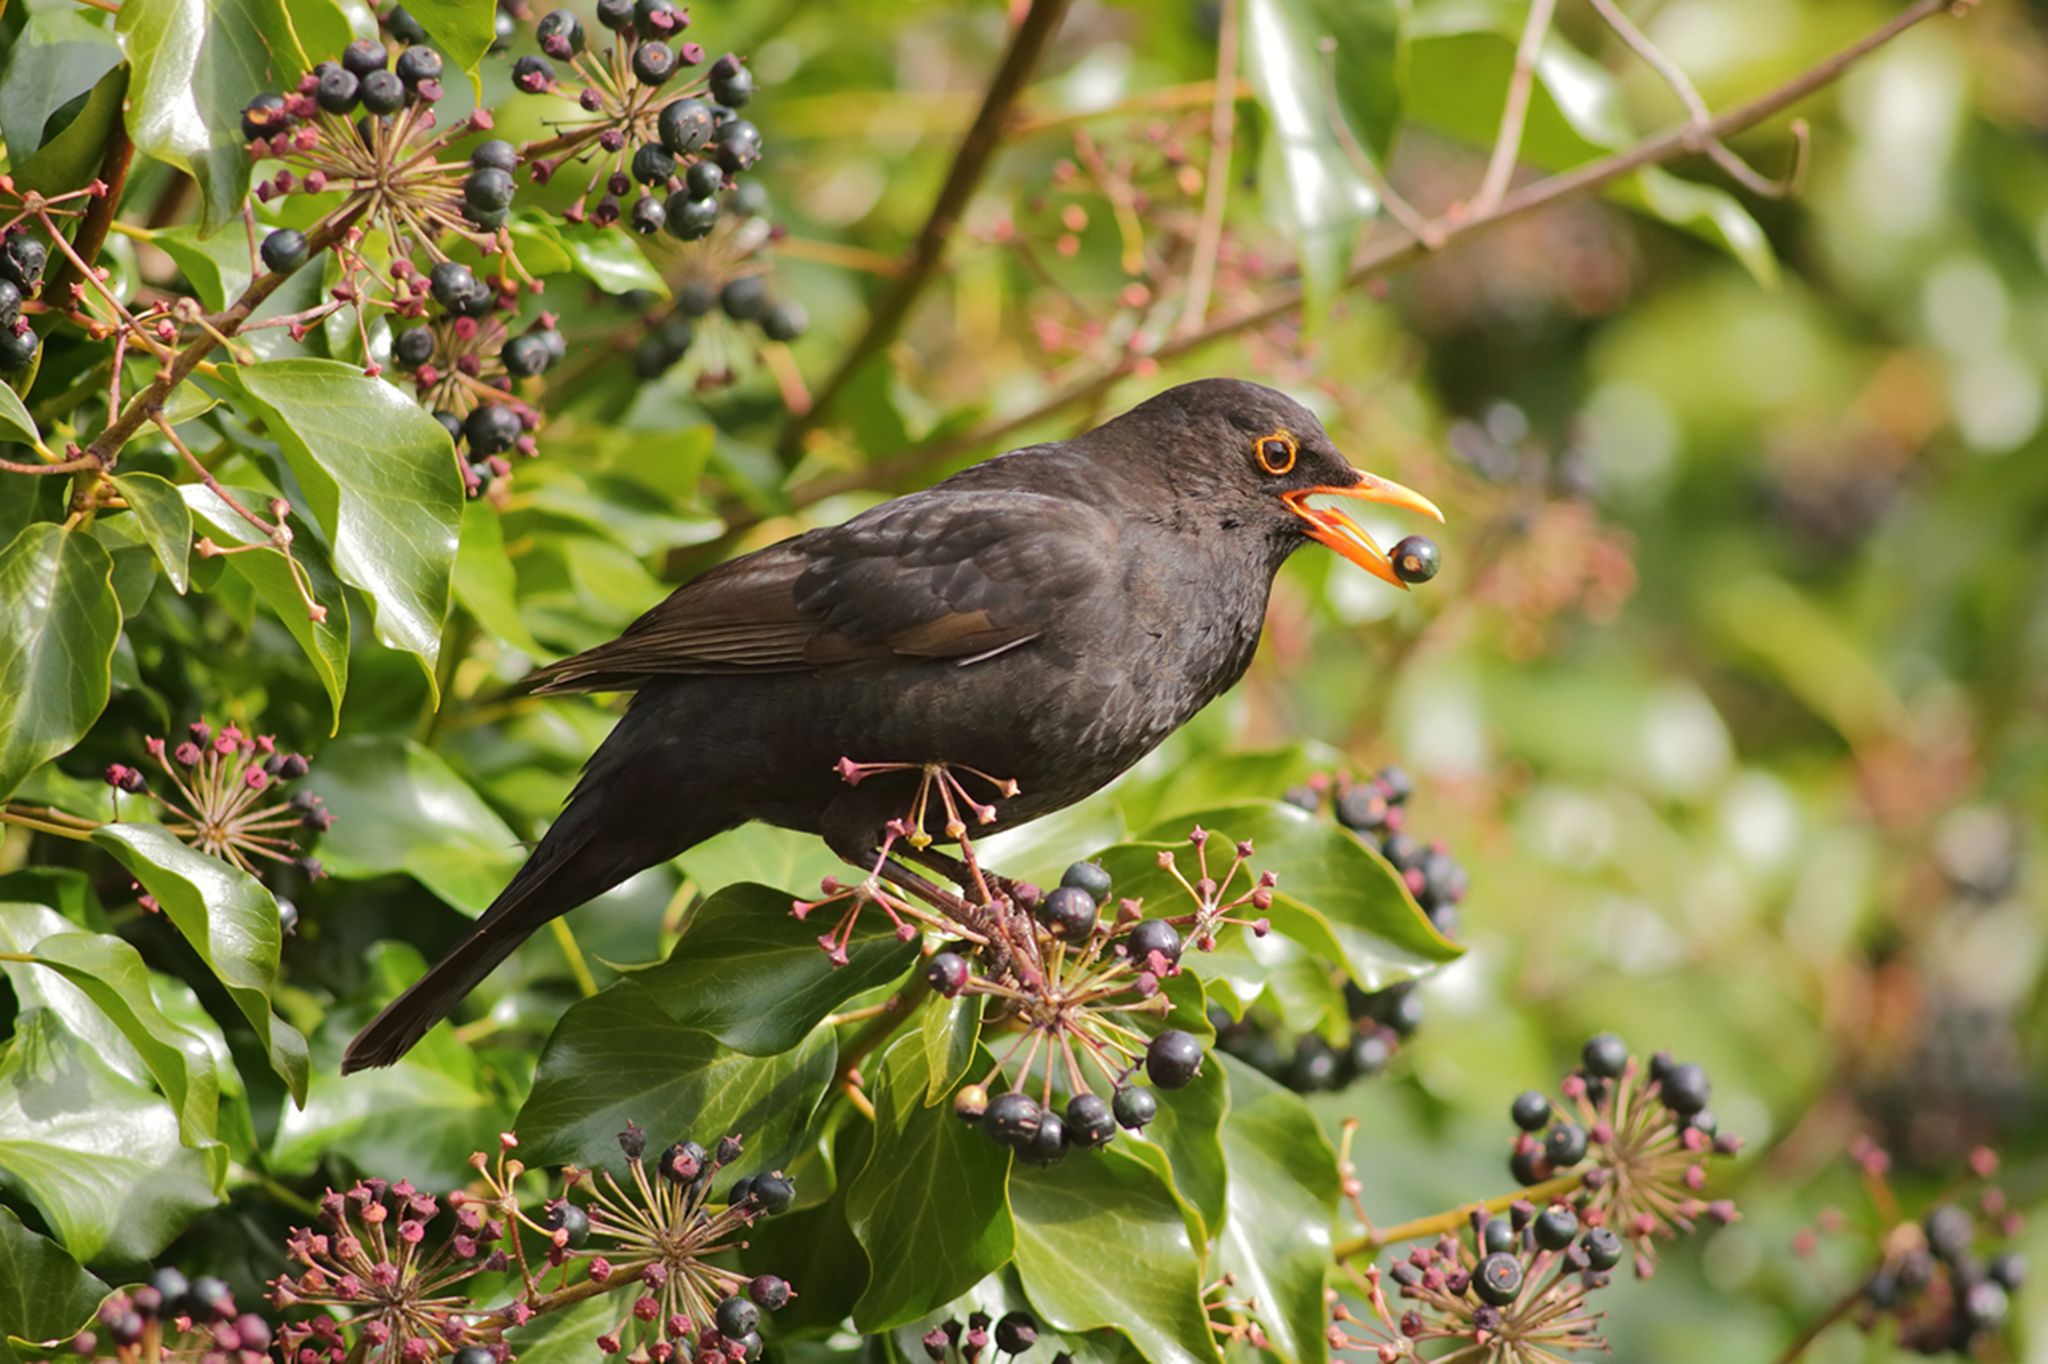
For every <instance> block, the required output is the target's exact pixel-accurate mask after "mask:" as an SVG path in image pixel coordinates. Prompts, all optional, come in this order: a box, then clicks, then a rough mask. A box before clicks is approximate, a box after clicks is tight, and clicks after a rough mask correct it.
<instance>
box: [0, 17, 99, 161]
mask: <svg viewBox="0 0 2048 1364" xmlns="http://www.w3.org/2000/svg"><path fill="white" fill-rule="evenodd" d="M120 62H121V48H120V45H119V44H117V43H116V42H115V41H114V35H113V34H112V33H109V32H108V31H107V30H106V29H104V28H102V27H100V26H99V25H98V24H96V23H94V22H92V20H90V19H88V18H86V17H85V15H84V14H83V13H81V12H78V11H73V10H65V9H55V8H52V9H41V10H37V11H36V12H34V13H31V14H29V15H27V19H26V22H24V23H23V24H22V26H21V31H20V32H19V33H17V34H16V35H15V36H14V38H13V40H12V43H11V50H10V51H9V53H8V57H7V65H6V72H5V74H4V75H0V141H5V142H6V144H7V146H8V149H9V151H10V152H12V153H13V154H14V155H15V156H17V157H25V156H28V155H29V154H30V153H32V152H33V151H34V150H35V149H36V148H38V147H40V146H42V145H43V142H44V140H45V135H46V134H47V133H49V132H50V131H51V130H50V126H49V125H50V123H51V120H52V119H53V118H54V116H55V115H56V114H57V112H58V111H59V110H61V109H63V108H64V106H66V105H67V104H71V103H72V102H73V101H75V100H78V99H79V98H80V97H81V96H83V95H86V94H89V93H90V92H91V91H92V88H93V86H95V85H97V84H98V83H99V79H100V77H102V76H104V75H106V74H107V72H108V71H109V70H110V69H111V68H113V67H115V66H118V65H120Z"/></svg>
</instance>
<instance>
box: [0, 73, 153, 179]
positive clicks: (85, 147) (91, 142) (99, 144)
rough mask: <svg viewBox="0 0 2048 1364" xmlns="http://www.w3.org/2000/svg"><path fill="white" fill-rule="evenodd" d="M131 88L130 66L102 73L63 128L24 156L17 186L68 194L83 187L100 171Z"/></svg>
mask: <svg viewBox="0 0 2048 1364" xmlns="http://www.w3.org/2000/svg"><path fill="white" fill-rule="evenodd" d="M127 91H128V68H127V66H125V65H121V66H115V67H113V68H112V69H110V70H109V71H108V72H107V73H106V74H105V75H103V76H101V77H100V78H99V80H98V81H97V82H95V83H94V85H93V87H92V93H91V94H90V95H88V96H86V100H85V104H84V105H83V107H81V108H80V109H79V111H78V112H77V113H76V114H74V115H73V116H72V118H71V121H70V122H69V123H67V124H65V125H64V129H63V131H61V132H59V133H58V134H57V135H56V136H55V137H52V138H50V139H49V140H48V141H47V142H45V143H43V145H42V146H40V147H38V148H36V151H35V154H34V155H32V156H27V157H24V158H22V160H21V162H20V164H19V165H18V166H17V167H16V168H15V171H14V183H15V186H16V187H17V188H18V189H20V190H22V191H28V190H34V191H36V192H37V193H40V194H65V193H69V192H70V191H71V190H74V189H82V188H84V187H85V186H86V185H89V184H91V183H92V181H93V178H94V177H95V176H97V175H98V174H99V171H100V163H101V161H103V160H104V159H105V157H106V151H107V138H108V136H109V135H111V134H112V133H113V131H114V127H115V125H116V124H117V123H119V122H120V119H121V97H122V95H124V94H126V93H127Z"/></svg>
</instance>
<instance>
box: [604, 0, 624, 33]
mask: <svg viewBox="0 0 2048 1364" xmlns="http://www.w3.org/2000/svg"><path fill="white" fill-rule="evenodd" d="M597 22H598V23H600V24H603V25H604V26H605V27H606V28H608V29H610V30H611V31H612V32H614V33H623V32H625V31H626V30H627V29H629V28H631V27H632V26H633V0H597Z"/></svg>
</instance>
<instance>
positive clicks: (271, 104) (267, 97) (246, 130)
mask: <svg viewBox="0 0 2048 1364" xmlns="http://www.w3.org/2000/svg"><path fill="white" fill-rule="evenodd" d="M291 123H292V117H291V115H290V114H287V113H286V112H285V111H284V96H283V95H273V94H267V93H266V94H261V95H258V96H257V97H256V98H254V99H252V100H250V101H249V102H248V103H247V104H245V105H243V106H242V140H243V141H245V142H256V141H259V140H264V139H267V138H269V137H271V136H272V135H273V134H276V133H279V132H282V131H283V130H284V129H286V128H289V127H290V126H291ZM5 269H6V266H5V265H0V271H4V270H5Z"/></svg>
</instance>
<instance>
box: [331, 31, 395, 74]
mask: <svg viewBox="0 0 2048 1364" xmlns="http://www.w3.org/2000/svg"><path fill="white" fill-rule="evenodd" d="M341 64H342V66H343V68H345V69H346V70H348V71H349V72H351V73H352V74H353V75H355V76H356V77H357V78H358V79H360V78H361V77H364V76H367V75H369V74H370V73H371V72H372V71H382V70H383V69H384V68H385V67H387V66H389V65H390V64H391V54H390V52H388V51H386V50H385V47H384V44H382V43H380V42H378V41H377V40H376V39H375V38H358V39H356V40H355V41H354V42H352V43H350V44H349V45H348V46H347V47H345V48H343V49H342V50H341Z"/></svg>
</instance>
